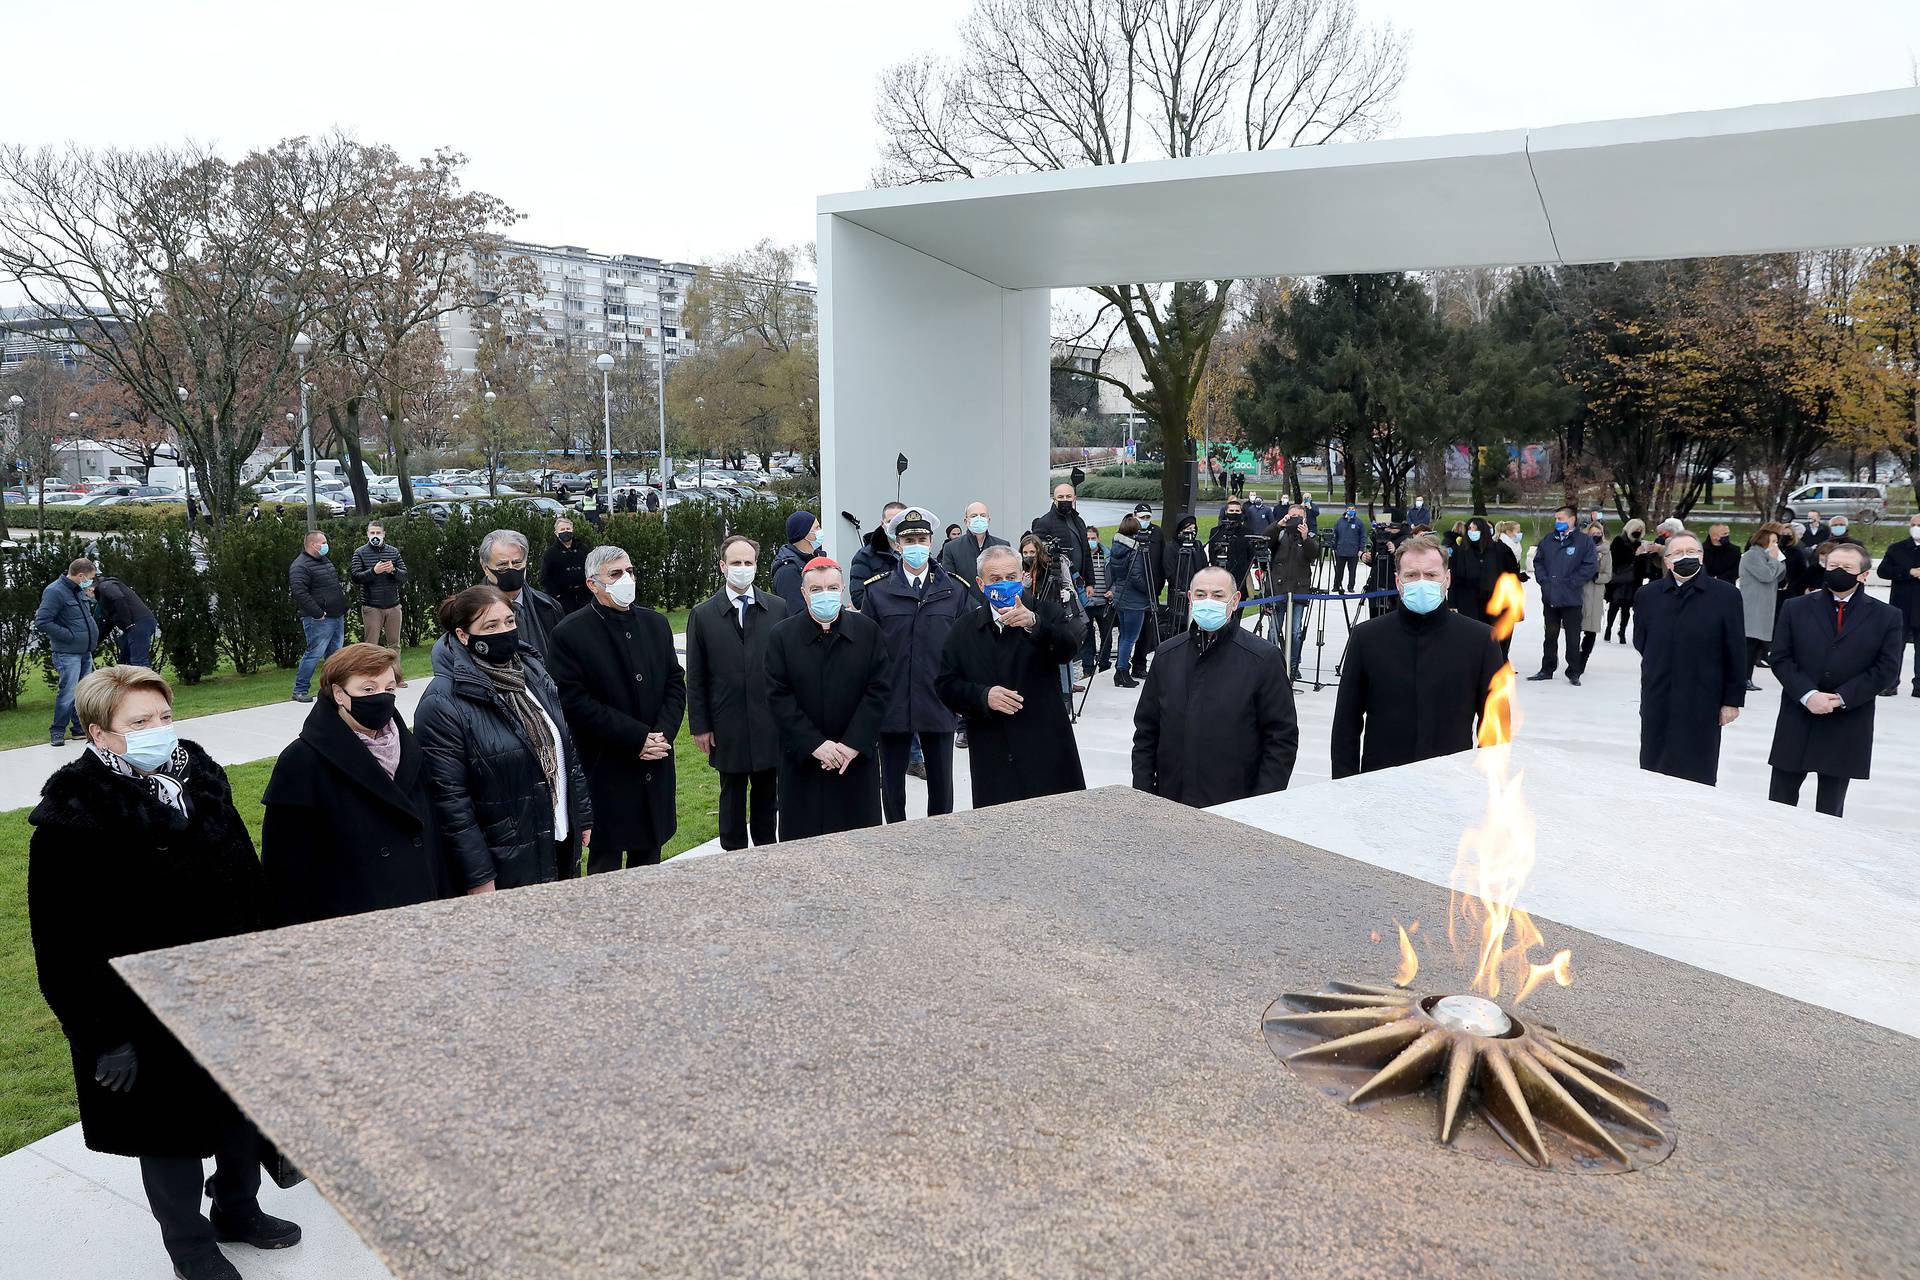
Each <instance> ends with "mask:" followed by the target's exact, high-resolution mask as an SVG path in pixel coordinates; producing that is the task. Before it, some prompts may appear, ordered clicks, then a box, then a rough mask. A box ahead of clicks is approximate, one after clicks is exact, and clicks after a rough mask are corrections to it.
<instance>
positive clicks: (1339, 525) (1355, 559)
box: [1333, 502, 1367, 591]
mask: <svg viewBox="0 0 1920 1280" xmlns="http://www.w3.org/2000/svg"><path fill="white" fill-rule="evenodd" d="M1366 549H1367V526H1366V522H1365V521H1363V520H1361V519H1360V513H1359V512H1358V511H1356V510H1355V509H1354V506H1353V504H1352V503H1351V502H1349V503H1348V504H1347V505H1346V507H1345V508H1344V509H1343V510H1342V511H1341V512H1340V518H1339V519H1338V520H1335V521H1334V522H1333V589H1334V590H1335V591H1351V590H1353V584H1354V582H1355V581H1356V580H1357V579H1358V578H1359V575H1360V553H1361V552H1363V551H1365V550H1366ZM1343 583H1344V584H1345V585H1342V584H1343Z"/></svg>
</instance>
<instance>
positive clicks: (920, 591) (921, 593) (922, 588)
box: [913, 578, 927, 599]
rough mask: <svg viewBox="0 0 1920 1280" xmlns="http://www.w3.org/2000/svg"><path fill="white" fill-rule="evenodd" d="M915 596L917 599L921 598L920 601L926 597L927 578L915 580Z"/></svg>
mask: <svg viewBox="0 0 1920 1280" xmlns="http://www.w3.org/2000/svg"><path fill="white" fill-rule="evenodd" d="M913 594H914V596H915V597H916V598H919V599H924V598H925V597H926V594H927V580H926V579H925V578H915V579H914V580H913Z"/></svg>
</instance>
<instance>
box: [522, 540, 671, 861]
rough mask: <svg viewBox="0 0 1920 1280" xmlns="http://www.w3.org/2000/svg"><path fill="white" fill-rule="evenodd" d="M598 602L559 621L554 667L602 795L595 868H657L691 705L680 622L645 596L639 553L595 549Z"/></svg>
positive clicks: (592, 579) (590, 782)
mask: <svg viewBox="0 0 1920 1280" xmlns="http://www.w3.org/2000/svg"><path fill="white" fill-rule="evenodd" d="M586 570H587V590H588V591H590V592H592V593H593V603H592V604H590V605H588V606H587V607H586V608H584V609H579V610H576V611H575V612H574V613H572V614H571V615H569V616H568V617H567V618H566V619H565V620H564V621H562V622H561V623H560V624H559V625H558V626H556V627H555V628H554V629H553V649H552V652H551V653H549V654H548V655H547V673H548V674H549V675H551V676H552V677H553V682H554V684H556V685H558V686H559V688H560V708H561V710H563V711H564V712H566V717H567V728H568V729H569V730H571V731H572V733H573V741H574V744H575V746H576V747H577V748H578V749H579V752H580V767H581V770H582V771H583V772H585V774H586V775H587V794H588V795H590V796H592V797H593V815H594V822H593V835H594V839H593V845H592V847H591V848H590V849H589V851H588V854H587V874H588V875H597V874H599V873H600V872H602V871H618V870H620V869H621V868H622V866H623V865H624V866H626V867H641V866H653V865H656V864H658V863H659V861H660V849H661V847H662V846H663V845H665V844H666V843H667V841H669V840H671V839H672V838H673V833H674V829H675V807H674V764H673V740H674V738H675V736H677V735H678V734H679V732H680V720H681V718H682V717H683V716H684V715H685V714H686V709H687V685H686V679H685V677H684V676H683V674H682V673H681V670H680V661H679V659H678V658H676V657H675V656H674V652H673V628H672V627H671V626H669V625H668V623H667V620H666V619H665V618H664V617H662V616H661V615H660V614H658V613H655V612H654V611H653V610H652V609H649V608H647V607H646V606H645V605H643V604H640V603H638V601H637V600H636V596H637V593H638V584H637V583H636V582H635V581H634V576H633V561H632V560H631V559H630V558H629V557H628V555H627V553H626V552H625V551H622V550H621V549H620V548H619V547H615V546H598V547H595V548H594V549H593V550H591V551H589V552H588V553H587V560H586Z"/></svg>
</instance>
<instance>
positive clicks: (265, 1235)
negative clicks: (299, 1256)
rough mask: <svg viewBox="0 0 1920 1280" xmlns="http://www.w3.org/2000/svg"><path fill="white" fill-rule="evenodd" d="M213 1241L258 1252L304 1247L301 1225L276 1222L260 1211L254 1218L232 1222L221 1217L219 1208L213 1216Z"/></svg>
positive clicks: (270, 1215) (284, 1221) (279, 1220)
mask: <svg viewBox="0 0 1920 1280" xmlns="http://www.w3.org/2000/svg"><path fill="white" fill-rule="evenodd" d="M210 1216H211V1220H212V1222H213V1238H214V1239H215V1240H218V1241H219V1242H220V1243H221V1244H250V1245H252V1246H253V1247H254V1248H256V1249H291V1248H292V1247H293V1246H294V1245H296V1244H299V1243H300V1224H299V1223H297V1222H288V1221H287V1220H286V1219H285V1218H276V1217H274V1216H273V1215H272V1214H270V1213H262V1212H261V1211H260V1210H258V1209H256V1210H254V1212H253V1215H252V1216H251V1217H248V1218H243V1219H241V1220H240V1221H238V1222H232V1221H229V1220H227V1219H226V1218H223V1217H221V1216H220V1209H219V1206H217V1205H216V1206H215V1207H214V1210H213V1213H212V1214H211V1215H210Z"/></svg>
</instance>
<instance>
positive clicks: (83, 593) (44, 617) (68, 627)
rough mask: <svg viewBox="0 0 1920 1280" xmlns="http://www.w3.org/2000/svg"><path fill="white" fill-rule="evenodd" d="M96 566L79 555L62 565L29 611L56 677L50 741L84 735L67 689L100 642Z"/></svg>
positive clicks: (83, 670) (82, 672) (90, 661)
mask: <svg viewBox="0 0 1920 1280" xmlns="http://www.w3.org/2000/svg"><path fill="white" fill-rule="evenodd" d="M98 574H99V570H97V569H95V568H94V567H93V561H91V560H89V559H87V558H86V557H84V556H82V557H81V558H80V559H78V560H75V561H74V562H73V563H72V564H70V565H68V566H67V572H66V575H65V576H64V577H59V578H55V579H54V580H53V581H52V582H49V583H48V584H47V589H46V590H45V591H42V592H41V593H40V608H39V609H38V610H37V611H36V612H35V613H34V615H33V628H34V630H36V631H38V632H39V633H40V635H41V637H42V638H43V639H45V640H46V642H47V653H48V654H49V655H50V656H51V657H52V658H53V669H54V672H55V673H56V674H57V675H58V676H59V677H60V689H59V692H57V693H55V694H54V695H53V724H52V725H51V726H49V728H48V734H49V737H50V739H51V740H52V742H53V745H54V746H56V747H57V746H60V745H61V744H63V743H64V742H66V740H67V735H68V734H72V735H73V736H74V737H76V738H85V737H86V730H84V729H82V728H81V727H80V717H79V716H77V715H75V714H74V711H73V690H74V687H75V686H76V685H78V684H79V683H80V681H81V679H82V677H84V676H85V675H86V674H87V673H88V672H90V671H92V670H93V652H94V650H96V649H98V648H99V647H100V623H99V622H98V621H96V620H95V618H94V616H93V580H94V578H95V577H96V576H98Z"/></svg>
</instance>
